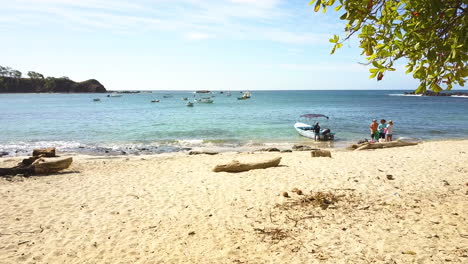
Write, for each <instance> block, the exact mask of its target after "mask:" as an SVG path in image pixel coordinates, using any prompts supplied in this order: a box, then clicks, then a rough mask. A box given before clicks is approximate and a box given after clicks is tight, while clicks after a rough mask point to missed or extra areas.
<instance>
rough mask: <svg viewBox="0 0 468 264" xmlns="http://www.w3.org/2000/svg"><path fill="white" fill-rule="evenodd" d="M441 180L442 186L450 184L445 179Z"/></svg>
mask: <svg viewBox="0 0 468 264" xmlns="http://www.w3.org/2000/svg"><path fill="white" fill-rule="evenodd" d="M442 182H443V183H444V186H449V185H450V183H449V182H448V181H447V180H442Z"/></svg>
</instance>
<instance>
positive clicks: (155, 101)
mask: <svg viewBox="0 0 468 264" xmlns="http://www.w3.org/2000/svg"><path fill="white" fill-rule="evenodd" d="M151 102H152V103H159V99H154V100H151Z"/></svg>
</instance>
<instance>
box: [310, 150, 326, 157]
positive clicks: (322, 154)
mask: <svg viewBox="0 0 468 264" xmlns="http://www.w3.org/2000/svg"><path fill="white" fill-rule="evenodd" d="M310 154H311V155H312V157H313V158H316V157H328V158H331V152H330V151H329V150H320V149H318V150H312V151H311V152H310Z"/></svg>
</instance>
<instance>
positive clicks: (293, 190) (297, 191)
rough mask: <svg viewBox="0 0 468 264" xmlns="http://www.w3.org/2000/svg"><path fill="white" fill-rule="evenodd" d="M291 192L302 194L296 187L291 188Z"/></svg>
mask: <svg viewBox="0 0 468 264" xmlns="http://www.w3.org/2000/svg"><path fill="white" fill-rule="evenodd" d="M291 192H293V193H296V194H297V195H303V193H302V191H301V190H300V189H298V188H293V189H292V190H291Z"/></svg>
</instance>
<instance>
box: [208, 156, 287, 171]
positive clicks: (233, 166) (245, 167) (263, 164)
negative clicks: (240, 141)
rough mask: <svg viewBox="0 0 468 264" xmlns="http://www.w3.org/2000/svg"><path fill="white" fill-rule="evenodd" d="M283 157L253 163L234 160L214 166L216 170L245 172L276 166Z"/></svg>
mask: <svg viewBox="0 0 468 264" xmlns="http://www.w3.org/2000/svg"><path fill="white" fill-rule="evenodd" d="M280 162H281V157H278V158H274V159H271V160H267V161H260V162H252V163H241V162H239V161H237V160H234V161H232V162H230V163H227V164H221V165H217V166H216V167H214V168H213V171H214V172H220V171H226V172H243V171H249V170H255V169H266V168H269V167H276V166H278V165H279V164H280Z"/></svg>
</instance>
